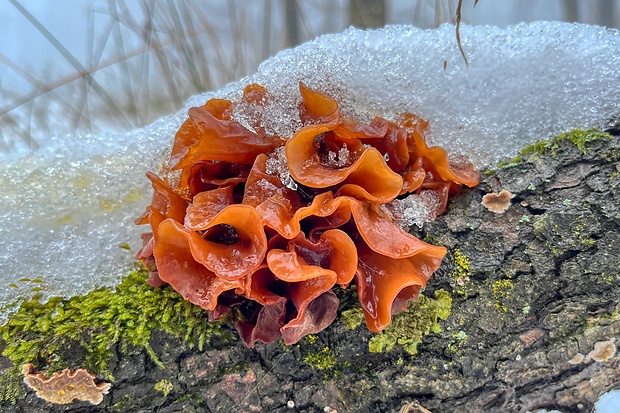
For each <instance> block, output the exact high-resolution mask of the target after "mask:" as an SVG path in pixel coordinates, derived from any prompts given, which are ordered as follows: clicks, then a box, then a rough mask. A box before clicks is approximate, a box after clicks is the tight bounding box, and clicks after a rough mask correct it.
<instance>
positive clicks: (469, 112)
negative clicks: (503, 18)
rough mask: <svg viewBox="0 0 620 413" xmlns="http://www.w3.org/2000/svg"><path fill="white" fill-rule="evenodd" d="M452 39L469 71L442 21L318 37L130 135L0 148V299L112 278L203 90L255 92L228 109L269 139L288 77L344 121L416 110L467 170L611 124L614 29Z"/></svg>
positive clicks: (294, 119)
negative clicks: (252, 88) (318, 95)
mask: <svg viewBox="0 0 620 413" xmlns="http://www.w3.org/2000/svg"><path fill="white" fill-rule="evenodd" d="M461 37H462V40H463V47H464V49H465V52H466V53H467V57H468V59H469V67H467V66H466V65H465V63H464V61H463V59H462V57H461V55H460V52H459V50H458V48H457V46H456V42H455V36H454V27H453V26H447V25H446V26H442V27H440V28H439V29H436V30H428V31H423V30H420V29H416V28H413V27H410V26H391V27H387V28H385V29H381V30H374V31H360V30H355V29H349V30H347V31H345V32H344V33H341V34H335V35H325V36H322V37H320V38H318V39H316V40H315V41H312V42H309V43H306V44H303V45H301V46H299V47H297V48H295V49H292V50H286V51H283V52H281V53H280V54H278V55H277V56H275V57H273V58H271V59H269V60H267V61H266V62H264V63H263V64H262V65H261V66H260V68H259V70H258V72H257V73H256V74H255V75H252V76H250V77H247V78H244V79H242V80H240V81H239V82H236V83H233V84H229V85H228V86H226V87H225V88H223V89H222V90H220V91H217V92H211V93H207V94H203V95H199V96H194V97H192V98H191V99H190V100H189V102H188V103H187V105H186V107H185V108H184V109H183V110H182V111H181V112H179V113H177V114H175V115H171V116H168V117H165V118H162V119H160V120H159V121H157V122H155V123H153V124H152V125H150V126H147V127H145V128H143V129H138V130H135V131H133V132H130V133H126V134H119V135H99V136H66V137H62V138H55V139H50V140H49V141H48V142H44V143H42V147H41V148H40V149H39V150H37V151H36V152H31V153H25V154H24V153H20V154H15V153H14V154H4V155H0V156H2V158H0V219H1V220H2V226H1V227H0V280H2V283H3V285H5V286H7V285H14V286H12V287H5V288H3V289H1V291H0V303H1V304H2V305H6V304H9V303H12V302H14V301H15V300H16V299H18V298H23V297H29V296H31V295H32V294H34V293H35V292H36V291H33V289H35V290H38V289H41V291H40V293H41V294H42V295H43V297H44V298H46V297H50V296H54V295H62V296H72V295H76V294H82V293H86V292H88V291H90V290H92V289H93V288H97V287H102V286H114V285H115V284H117V283H118V281H119V279H120V277H121V276H123V275H125V274H126V273H127V271H128V270H129V268H131V266H132V265H133V261H132V255H131V253H130V252H128V251H126V250H125V249H123V248H120V245H122V244H124V243H128V244H129V245H130V246H131V247H132V248H133V249H134V251H136V250H137V249H138V248H139V246H140V241H139V240H140V237H139V235H140V234H141V233H142V232H144V231H145V230H146V228H144V227H137V226H135V225H134V224H133V220H134V219H135V218H136V217H138V216H139V215H140V214H141V213H142V212H143V210H144V208H145V206H146V205H147V204H148V203H149V201H150V193H151V190H150V187H149V183H148V180H147V179H146V178H145V176H144V173H145V172H146V171H148V170H154V171H155V172H157V171H158V170H159V168H160V165H161V164H162V163H163V162H164V158H165V155H164V154H165V153H166V151H168V150H169V148H170V146H171V143H172V139H173V137H174V133H175V131H176V129H177V128H178V127H179V126H180V124H181V122H182V121H183V120H184V119H185V118H186V112H187V109H188V108H189V107H191V106H196V105H200V104H203V103H204V102H205V101H206V100H207V99H209V98H212V97H224V98H225V97H230V98H234V99H237V98H238V97H239V96H240V95H241V91H242V90H243V87H244V86H245V85H247V84H248V83H252V82H256V83H259V84H261V85H263V86H266V87H267V88H268V90H269V92H270V93H271V94H272V96H273V100H272V101H271V100H270V102H274V103H269V105H268V106H270V107H271V108H273V110H272V111H271V112H269V113H267V114H265V113H258V112H257V111H255V110H254V108H250V107H248V108H239V109H238V111H237V112H236V113H235V114H234V115H235V116H238V117H240V118H243V119H244V122H246V123H248V124H252V121H255V120H256V119H255V117H256V116H261V117H262V118H261V119H262V120H261V122H263V123H264V125H265V127H266V128H267V130H269V131H273V132H274V133H278V134H279V135H282V136H283V137H285V135H286V134H289V133H290V131H291V130H294V129H295V128H296V127H298V126H299V117H298V115H297V105H298V103H299V101H300V96H299V92H298V82H299V81H304V82H305V83H306V84H307V85H308V86H309V87H311V88H316V89H319V90H321V91H323V92H325V93H327V94H329V95H331V96H333V97H335V98H336V99H337V100H338V101H339V102H341V107H342V110H343V112H344V113H345V114H346V115H347V116H356V117H358V118H361V119H364V120H367V121H369V120H370V119H372V118H373V117H374V116H377V115H379V116H383V117H385V118H387V119H394V118H396V117H397V116H398V115H399V114H401V113H403V112H412V113H415V114H418V115H420V116H422V117H423V118H425V119H427V120H429V121H430V123H431V130H430V135H429V142H430V143H431V144H435V145H441V146H443V147H445V148H446V149H447V150H448V152H449V153H451V154H453V156H454V157H455V158H457V157H458V156H459V155H463V156H465V157H467V158H469V159H471V160H473V161H474V162H475V163H476V164H477V165H478V166H486V165H488V166H492V165H494V164H496V163H497V162H498V161H500V160H502V159H505V158H507V157H510V156H513V155H515V154H516V153H517V151H518V150H519V149H520V148H522V147H523V146H524V145H526V144H528V143H531V142H534V141H536V140H538V139H543V138H549V137H551V136H553V135H555V134H557V133H559V132H562V131H566V130H570V129H573V128H576V127H580V128H590V127H606V126H609V125H611V124H612V123H614V121H617V120H618V115H619V114H620V99H619V98H618V96H617V94H616V93H615V89H616V86H617V85H618V84H620V54H619V53H617V51H618V50H620V37H619V35H618V32H617V31H615V30H609V29H605V28H601V27H595V26H587V25H580V24H566V23H553V22H538V23H532V24H520V25H516V26H512V27H509V28H506V29H499V28H496V27H489V26H477V27H468V26H465V27H462V30H461ZM444 66H445V68H444ZM343 155H344V154H343ZM339 159H342V158H339V157H336V158H335V159H334V160H335V161H338V160H339ZM279 161H280V162H281V159H280V160H279ZM276 169H277V165H276ZM277 171H278V172H277V174H278V176H281V177H282V178H283V179H284V180H285V181H286V176H283V175H282V174H281V172H282V171H280V170H279V169H277ZM289 184H290V183H289ZM33 279H34V280H35V281H36V282H33V281H32V280H33ZM20 280H21V281H20ZM39 281H40V282H39ZM7 313H8V310H6V309H5V310H4V311H3V312H2V314H1V315H0V322H3V321H5V320H6V316H7Z"/></svg>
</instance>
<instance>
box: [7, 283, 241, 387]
mask: <svg viewBox="0 0 620 413" xmlns="http://www.w3.org/2000/svg"><path fill="white" fill-rule="evenodd" d="M146 277H147V273H146V271H134V272H132V273H131V274H130V275H129V276H127V277H125V278H124V279H123V280H122V282H121V283H120V285H118V286H117V287H116V290H115V291H114V292H113V291H112V290H111V289H110V288H101V289H98V290H95V291H92V292H90V293H89V294H87V295H84V296H77V297H73V298H70V299H68V300H66V299H61V298H51V299H50V300H49V301H48V302H47V303H45V304H44V303H42V302H41V301H40V300H39V298H38V297H35V298H34V299H32V300H30V301H27V302H24V303H22V305H21V306H20V308H19V310H18V312H17V313H15V314H13V315H12V316H11V317H10V318H9V321H8V322H7V324H6V325H4V326H1V327H0V334H1V337H2V340H3V343H2V348H3V351H2V354H3V355H4V356H6V357H8V358H10V359H11V360H12V361H13V364H14V365H13V367H12V368H11V369H10V373H11V374H12V375H19V374H20V373H19V369H21V366H22V365H23V364H24V363H33V364H35V366H37V368H39V369H47V370H48V371H49V372H52V371H57V370H60V369H63V368H65V367H73V368H74V367H75V365H72V366H68V365H67V363H66V362H65V361H64V358H63V354H66V355H71V360H72V363H80V367H84V368H86V369H88V370H89V371H91V372H93V373H95V374H99V375H104V376H105V377H106V378H107V379H109V380H113V377H112V375H111V372H110V371H109V367H108V364H109V360H110V359H111V357H112V348H113V346H115V345H120V346H121V348H123V349H126V348H127V346H128V345H134V346H138V347H142V348H144V349H145V350H146V352H147V353H148V354H149V355H150V356H151V359H152V360H153V361H154V362H155V363H156V364H157V365H159V366H160V367H163V363H162V362H161V361H160V360H159V358H158V357H157V355H156V354H155V352H154V351H153V349H152V348H151V345H150V343H149V340H150V338H151V333H152V332H153V331H155V330H163V331H166V332H168V333H170V334H172V335H174V336H177V337H180V338H182V339H184V340H185V341H186V342H187V343H188V345H189V346H190V347H194V346H198V348H200V349H202V348H203V346H204V344H205V343H206V342H207V341H209V339H210V338H211V337H212V336H213V335H214V334H215V335H218V336H221V337H224V338H226V339H231V338H232V335H231V334H230V333H229V332H228V331H226V330H224V329H221V325H220V324H218V323H209V322H208V319H207V312H206V311H204V310H202V309H201V308H200V307H198V306H195V305H193V304H191V303H189V302H188V301H185V300H184V299H183V298H182V297H181V296H180V295H179V294H178V293H177V292H175V291H174V290H172V289H171V288H169V287H163V288H153V287H151V286H149V285H148V284H147V283H146Z"/></svg>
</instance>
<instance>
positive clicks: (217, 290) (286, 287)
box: [136, 83, 479, 347]
mask: <svg viewBox="0 0 620 413" xmlns="http://www.w3.org/2000/svg"><path fill="white" fill-rule="evenodd" d="M299 89H300V92H301V103H300V105H299V117H300V120H301V121H302V123H303V125H304V126H303V127H302V128H301V129H299V130H298V131H297V132H295V133H294V134H293V136H284V137H282V136H273V135H270V134H268V133H266V132H265V129H264V128H263V127H262V125H261V124H260V121H255V122H254V123H255V124H250V125H247V126H244V125H242V124H240V123H239V122H237V121H236V120H234V119H233V117H232V113H233V110H234V108H235V106H236V105H238V104H235V103H233V102H230V101H228V100H223V99H211V100H209V101H208V102H207V103H206V104H205V105H203V106H201V107H198V108H192V109H190V110H189V119H188V120H187V121H185V123H183V125H182V126H181V128H180V129H179V131H178V132H177V134H176V137H175V142H174V146H173V148H172V153H171V155H170V160H169V163H168V171H169V172H168V173H167V177H166V178H163V179H162V178H160V177H158V176H157V175H155V174H153V173H148V174H147V176H148V178H149V179H150V180H151V182H152V185H153V190H154V195H153V201H152V203H151V205H150V206H149V207H147V210H146V212H145V213H144V215H143V216H142V217H141V218H139V219H138V220H137V221H136V222H137V223H138V224H150V226H151V229H152V233H148V234H145V235H143V247H142V249H141V250H140V251H139V252H138V254H137V258H138V259H140V260H142V261H143V263H144V264H145V266H146V267H147V268H149V270H150V276H149V280H148V282H149V284H151V285H154V286H161V285H163V284H166V283H167V284H169V285H170V286H171V287H172V288H174V289H175V290H176V291H178V292H179V293H180V294H181V295H182V296H183V297H184V298H185V299H186V300H188V301H190V302H192V303H194V304H196V305H199V306H201V307H202V308H204V309H205V310H208V311H210V315H209V317H210V318H211V319H212V320H215V319H218V318H220V317H221V316H222V315H224V314H226V313H228V312H229V310H230V308H231V307H233V306H238V308H239V310H238V311H235V312H234V314H235V316H234V318H235V319H236V325H235V326H236V328H237V330H238V331H239V334H240V336H241V338H242V339H243V340H244V342H245V343H246V345H248V346H249V347H253V346H254V345H255V343H256V342H257V341H261V342H264V343H268V342H272V341H275V340H277V339H278V338H280V337H282V338H283V339H284V342H285V343H286V344H293V343H296V342H297V341H299V340H300V339H301V338H302V337H303V336H305V335H307V334H312V333H316V332H319V331H321V330H323V329H325V328H326V327H327V326H329V325H330V324H331V323H332V322H333V321H334V319H335V318H336V313H337V310H338V305H339V302H338V298H337V297H336V295H335V294H334V292H333V291H332V290H333V288H334V287H335V286H336V285H338V286H340V287H342V288H346V287H347V286H348V285H349V284H350V283H352V282H354V283H355V286H356V288H357V292H358V296H359V300H360V304H361V307H362V309H363V311H364V316H365V318H366V325H367V326H368V329H369V330H371V331H373V332H378V331H381V330H383V329H384V328H385V327H386V326H388V325H389V324H390V321H391V318H392V315H394V314H395V313H398V312H399V311H403V310H404V309H406V307H407V303H408V302H409V301H411V300H414V299H416V298H417V296H418V294H419V293H420V289H421V288H423V287H425V286H426V282H427V281H428V279H429V278H430V276H431V275H432V274H433V272H434V271H435V270H437V268H439V265H440V264H441V261H442V259H443V257H444V255H445V253H446V249H445V248H443V247H439V246H434V245H429V244H427V243H425V242H423V241H421V240H419V239H418V238H416V237H414V236H413V235H411V234H409V233H407V232H405V231H403V230H402V229H401V228H400V227H399V226H398V225H396V224H395V223H394V222H392V218H391V217H390V216H388V215H387V214H386V213H384V212H383V211H382V209H381V208H380V206H381V204H386V203H388V202H390V201H393V200H394V199H396V198H398V197H404V196H407V195H409V194H412V193H415V194H419V193H420V192H422V191H432V192H435V193H436V195H437V198H438V199H439V200H440V202H439V203H438V204H437V205H435V207H434V210H433V211H431V214H432V215H433V216H437V215H439V214H441V213H442V212H443V211H444V210H445V208H446V205H447V202H448V198H449V197H450V196H453V195H454V194H456V193H457V192H458V191H459V190H460V189H461V187H462V186H463V185H466V186H469V187H472V186H475V185H477V183H478V180H479V176H478V173H477V171H475V170H474V168H473V166H472V165H470V164H464V165H463V164H461V165H459V166H458V167H457V166H454V165H451V164H450V163H449V162H448V156H447V154H446V152H445V151H444V150H443V149H441V148H439V147H428V146H427V144H426V141H425V133H426V130H427V128H428V123H427V122H426V121H424V120H422V119H420V118H418V117H417V116H415V115H412V114H405V115H404V116H402V118H401V120H400V121H399V122H396V123H394V122H390V121H387V120H385V119H383V118H380V117H376V118H375V119H373V120H372V122H370V124H365V123H362V122H360V121H358V120H356V119H352V118H348V117H345V116H343V115H342V114H341V113H340V109H339V107H338V103H337V102H336V101H335V100H334V99H332V98H330V97H328V96H326V95H324V94H323V93H320V92H318V91H315V90H312V89H310V88H308V87H306V86H305V85H304V84H303V83H300V85H299ZM271 99H274V98H273V96H271V95H270V94H269V93H268V92H267V90H266V89H265V88H263V87H262V86H259V85H254V84H252V85H249V86H247V87H246V88H245V90H244V95H243V98H242V100H241V102H242V103H243V104H244V105H254V106H255V107H256V108H259V109H260V108H261V106H263V105H264V102H267V101H269V100H271ZM248 126H249V127H248ZM270 163H271V165H272V166H270ZM273 164H275V165H276V166H279V167H276V168H275V169H277V170H274V167H273ZM282 168H283V169H284V172H285V175H286V174H288V176H285V177H284V178H283V176H282ZM174 171H177V173H176V174H175V179H172V178H171V177H172V176H173V173H174Z"/></svg>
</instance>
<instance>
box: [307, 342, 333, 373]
mask: <svg viewBox="0 0 620 413" xmlns="http://www.w3.org/2000/svg"><path fill="white" fill-rule="evenodd" d="M304 363H306V364H309V365H310V366H312V367H314V368H315V369H317V370H328V369H331V368H333V367H334V366H335V365H336V357H335V356H334V353H333V352H332V351H331V350H330V349H329V347H324V348H323V350H321V351H319V352H317V353H311V354H308V355H307V356H306V357H305V358H304Z"/></svg>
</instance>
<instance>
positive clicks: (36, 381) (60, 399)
mask: <svg viewBox="0 0 620 413" xmlns="http://www.w3.org/2000/svg"><path fill="white" fill-rule="evenodd" d="M22 373H23V374H24V383H26V384H27V385H28V387H30V388H31V389H33V390H34V391H36V393H37V396H38V397H40V398H42V399H44V400H45V401H48V402H50V403H54V404H69V403H71V402H73V401H74V400H75V399H78V400H81V401H87V402H90V403H92V404H99V403H101V402H102V401H103V395H104V394H108V391H109V390H110V387H112V384H110V383H105V382H104V383H99V384H97V383H95V376H93V375H92V374H90V373H89V372H88V371H87V370H85V369H77V370H73V371H72V370H69V369H64V370H63V371H62V372H56V373H54V374H52V375H51V376H50V377H49V378H48V377H46V376H45V375H44V374H42V373H39V372H38V371H37V370H36V368H35V367H34V365H32V364H30V363H28V364H24V366H23V367H22Z"/></svg>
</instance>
